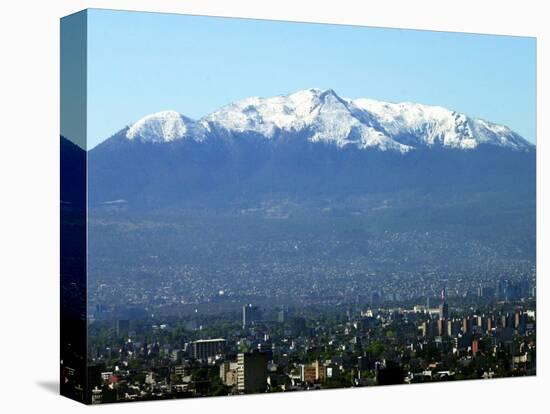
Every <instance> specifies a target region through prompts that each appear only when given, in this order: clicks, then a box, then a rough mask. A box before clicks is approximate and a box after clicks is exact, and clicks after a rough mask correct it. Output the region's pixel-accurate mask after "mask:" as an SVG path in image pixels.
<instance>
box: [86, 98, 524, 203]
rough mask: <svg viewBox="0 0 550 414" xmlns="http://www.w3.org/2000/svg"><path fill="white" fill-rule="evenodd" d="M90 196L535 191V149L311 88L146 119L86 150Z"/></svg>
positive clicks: (502, 132)
mask: <svg viewBox="0 0 550 414" xmlns="http://www.w3.org/2000/svg"><path fill="white" fill-rule="evenodd" d="M88 174H89V181H90V185H89V196H90V200H91V202H92V204H93V205H97V206H99V205H102V203H106V202H112V201H113V200H126V201H127V202H128V205H129V206H131V208H138V209H143V208H145V209H149V208H164V207H168V206H182V205H196V204H197V203H198V204H201V205H203V206H213V205H216V206H230V205H232V203H233V204H235V203H237V202H239V200H241V201H243V200H244V201H246V200H248V201H251V200H262V199H266V198H269V197H273V196H274V195H275V194H276V195H277V196H278V197H292V198H295V199H296V198H300V199H302V200H313V201H314V200H320V199H322V198H335V197H354V196H360V195H363V194H370V193H375V192H376V193H392V192H400V191H417V192H420V193H434V194H440V195H441V194H453V193H460V194H464V197H469V196H470V195H472V194H474V193H478V192H488V191H493V192H494V191H500V192H505V193H506V194H508V195H507V197H512V198H513V197H518V196H520V195H519V194H522V195H521V197H525V196H526V195H525V194H529V197H530V196H531V195H532V194H534V183H535V147H534V146H533V145H532V144H530V143H529V142H528V141H526V140H525V139H523V138H522V137H520V136H519V135H518V134H516V133H514V132H513V131H511V130H510V129H509V128H507V127H504V126H500V125H496V124H493V123H490V122H487V121H483V120H480V119H475V118H471V117H468V116H466V115H463V114H459V113H456V112H454V111H451V110H447V109H445V108H441V107H433V106H426V105H420V104H410V103H402V104H390V103H385V102H379V101H373V100H368V99H356V100H350V99H346V98H341V97H339V96H338V95H337V94H336V93H335V92H334V91H332V90H330V89H329V90H324V91H323V90H319V89H307V90H304V91H299V92H296V93H293V94H290V95H286V96H279V97H274V98H258V97H252V98H248V99H245V100H243V101H239V102H236V103H233V104H230V105H227V106H224V107H223V108H220V109H219V110H218V111H216V112H214V113H212V114H210V115H208V116H206V117H204V118H202V119H200V120H197V121H195V120H192V119H190V118H187V117H185V116H183V115H181V114H178V113H177V112H174V111H165V112H161V113H157V114H153V115H150V116H147V117H145V118H143V119H141V120H140V121H138V122H136V123H135V124H133V125H131V126H129V127H127V128H124V129H122V130H120V131H119V132H118V133H117V134H115V135H114V136H113V137H111V138H109V139H108V140H106V141H105V142H103V143H102V144H100V145H98V146H97V147H95V148H94V149H92V150H91V151H90V152H89V163H88Z"/></svg>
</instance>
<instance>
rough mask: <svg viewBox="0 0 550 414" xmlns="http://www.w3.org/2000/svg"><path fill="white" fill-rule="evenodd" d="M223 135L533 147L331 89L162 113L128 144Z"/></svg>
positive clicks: (449, 114) (454, 118) (417, 108)
mask: <svg viewBox="0 0 550 414" xmlns="http://www.w3.org/2000/svg"><path fill="white" fill-rule="evenodd" d="M220 134H221V135H224V136H234V137H238V136H240V135H242V134H247V135H250V134H252V135H256V136H259V137H263V138H265V139H268V140H277V139H279V138H281V137H303V138H306V139H307V140H308V141H309V142H312V143H316V142H318V143H325V144H332V145H335V146H336V147H338V148H343V147H348V146H355V147H357V148H359V149H377V150H380V151H396V152H399V153H407V152H410V151H412V150H415V149H419V148H431V147H438V148H453V149H464V150H468V149H469V150H471V149H474V148H477V147H478V146H479V145H482V144H486V145H493V146H497V147H503V148H510V149H512V150H530V149H532V148H533V145H532V144H531V143H529V142H528V141H526V140H525V139H524V138H522V137H521V136H520V135H519V134H517V133H515V132H514V131H512V130H511V129H509V128H508V127H506V126H502V125H497V124H494V123H491V122H488V121H485V120H482V119H477V118H471V117H469V116H467V115H465V114H461V113H457V112H455V111H452V110H449V109H446V108H443V107H439V106H428V105H421V104H417V103H388V102H382V101H376V100H372V99H366V98H361V99H348V98H342V97H340V96H338V95H337V94H336V93H335V92H334V91H333V90H332V89H328V90H321V89H306V90H302V91H298V92H295V93H292V94H289V95H284V96H276V97H271V98H260V97H250V98H246V99H243V100H241V101H238V102H235V103H231V104H229V105H226V106H224V107H222V108H220V109H219V110H218V111H216V112H214V113H212V114H209V115H207V116H205V117H204V118H202V119H200V120H198V121H194V120H192V119H190V118H187V117H185V116H183V115H181V114H179V113H177V112H175V111H165V112H159V113H156V114H152V115H148V116H146V117H145V118H142V119H140V120H139V121H138V122H136V123H135V124H133V125H132V126H130V127H129V128H128V129H127V131H126V138H127V139H129V140H139V141H144V142H169V141H174V140H178V139H184V138H189V139H192V140H195V141H199V142H201V141H204V140H207V139H208V138H210V137H212V136H214V135H216V136H218V135H220Z"/></svg>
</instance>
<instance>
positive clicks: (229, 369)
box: [220, 361, 238, 387]
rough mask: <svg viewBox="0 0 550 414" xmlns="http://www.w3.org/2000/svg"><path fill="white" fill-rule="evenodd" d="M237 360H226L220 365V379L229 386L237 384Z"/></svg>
mask: <svg viewBox="0 0 550 414" xmlns="http://www.w3.org/2000/svg"><path fill="white" fill-rule="evenodd" d="M237 370H238V364H237V362H232V361H225V362H223V363H222V364H221V365H220V379H221V380H222V382H223V383H224V385H227V386H229V387H232V386H234V385H235V384H237Z"/></svg>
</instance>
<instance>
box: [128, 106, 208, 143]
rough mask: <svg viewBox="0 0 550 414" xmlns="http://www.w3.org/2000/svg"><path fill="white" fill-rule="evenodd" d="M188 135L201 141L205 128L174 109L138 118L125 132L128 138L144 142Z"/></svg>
mask: <svg viewBox="0 0 550 414" xmlns="http://www.w3.org/2000/svg"><path fill="white" fill-rule="evenodd" d="M185 137H190V138H192V139H194V140H196V141H202V140H203V139H205V137H206V130H205V128H204V127H203V126H202V125H201V124H199V123H197V122H195V121H193V120H192V119H190V118H187V117H186V116H183V115H181V114H179V113H178V112H176V111H163V112H157V113H154V114H151V115H147V116H146V117H144V118H142V119H140V120H139V121H137V122H136V123H135V124H133V125H132V126H130V127H129V128H128V130H127V132H126V138H128V139H129V140H138V141H144V142H169V141H173V140H176V139H181V138H185Z"/></svg>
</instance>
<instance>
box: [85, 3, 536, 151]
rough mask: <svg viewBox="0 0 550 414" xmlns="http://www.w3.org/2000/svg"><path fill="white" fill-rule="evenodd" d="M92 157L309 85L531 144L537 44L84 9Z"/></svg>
mask: <svg viewBox="0 0 550 414" xmlns="http://www.w3.org/2000/svg"><path fill="white" fill-rule="evenodd" d="M88 40H89V42H88V45H89V46H88V140H89V144H90V145H89V148H91V147H93V146H95V145H97V144H98V143H99V142H101V141H103V140H104V139H106V138H108V137H109V136H111V135H112V134H114V133H115V132H117V131H118V130H120V129H121V128H123V127H124V126H125V125H127V124H131V123H133V122H135V121H136V120H138V119H139V118H141V117H143V116H144V115H147V114H149V113H152V112H158V111H161V110H166V109H173V110H176V111H179V112H181V113H183V114H184V115H187V116H189V117H191V118H200V117H202V116H204V115H206V114H208V113H210V112H212V111H214V110H216V109H217V108H219V107H220V106H222V105H225V104H227V103H229V102H232V101H235V100H238V99H242V98H245V97H248V96H266V97H267V96H274V95H281V94H286V93H290V92H293V91H296V90H299V89H305V88H309V87H319V88H332V89H334V90H335V91H336V93H338V94H339V95H341V96H344V97H350V98H359V97H368V98H374V99H380V100H387V101H392V102H396V101H412V102H420V103H425V104H435V105H442V106H445V107H448V108H451V109H454V110H456V111H460V112H464V113H466V114H468V115H471V116H476V117H480V118H484V119H487V120H490V121H493V122H497V123H501V124H505V125H507V126H509V127H511V128H512V129H514V130H515V131H516V132H518V133H520V134H521V135H522V136H524V137H525V138H527V139H528V140H530V141H532V142H535V139H536V136H535V130H536V118H535V117H536V110H535V109H536V83H535V82H536V72H535V70H536V42H535V39H534V38H522V37H509V36H487V35H472V34H457V33H443V32H429V31H413V30H398V29H379V28H365V27H353V26H338V25H321V24H304V23H288V22H272V21H259V20H245V19H228V18H213V17H197V16H182V15H174V14H156V13H140V12H120V11H109V10H91V11H90V12H89V20H88Z"/></svg>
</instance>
